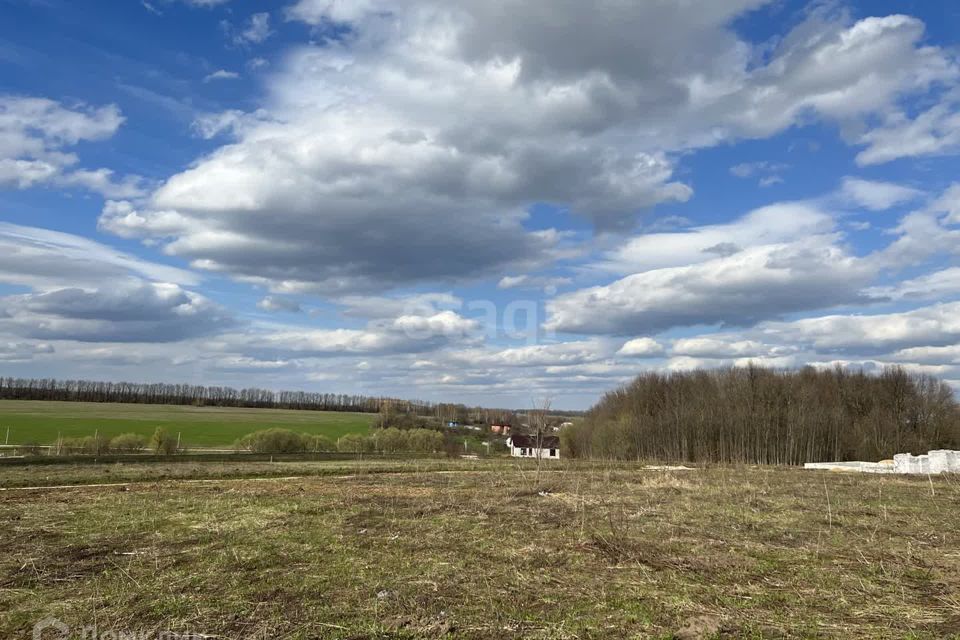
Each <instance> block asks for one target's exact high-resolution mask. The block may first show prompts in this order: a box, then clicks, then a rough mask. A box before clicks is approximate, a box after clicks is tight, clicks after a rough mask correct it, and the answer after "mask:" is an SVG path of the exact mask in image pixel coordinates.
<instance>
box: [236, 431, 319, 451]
mask: <svg viewBox="0 0 960 640" xmlns="http://www.w3.org/2000/svg"><path fill="white" fill-rule="evenodd" d="M308 446H312V443H311V442H310V436H305V435H303V434H300V433H297V432H295V431H290V430H289V429H265V430H263V431H254V432H253V433H248V434H247V435H245V436H244V437H242V438H240V439H239V440H238V441H237V443H236V447H237V448H238V449H244V450H246V451H252V452H253V453H301V452H303V451H306V450H307V448H308Z"/></svg>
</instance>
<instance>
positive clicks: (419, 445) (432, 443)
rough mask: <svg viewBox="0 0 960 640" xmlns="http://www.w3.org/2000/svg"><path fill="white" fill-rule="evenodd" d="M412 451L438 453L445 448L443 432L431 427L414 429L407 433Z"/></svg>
mask: <svg viewBox="0 0 960 640" xmlns="http://www.w3.org/2000/svg"><path fill="white" fill-rule="evenodd" d="M407 442H408V444H409V450H410V451H416V452H419V453H436V452H437V451H440V450H441V449H443V434H442V433H440V432H439V431H432V430H430V429H413V430H412V431H410V432H409V433H408V435H407Z"/></svg>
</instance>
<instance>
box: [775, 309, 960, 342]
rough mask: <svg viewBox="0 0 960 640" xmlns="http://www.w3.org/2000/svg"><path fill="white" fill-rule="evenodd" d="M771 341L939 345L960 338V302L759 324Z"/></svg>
mask: <svg viewBox="0 0 960 640" xmlns="http://www.w3.org/2000/svg"><path fill="white" fill-rule="evenodd" d="M758 333H759V334H761V335H763V336H765V337H767V338H768V339H769V340H771V341H775V342H779V343H787V344H795V345H805V346H807V347H809V348H811V349H814V350H816V351H819V352H827V353H835V352H844V353H848V352H856V353H860V354H876V353H884V352H886V351H890V350H893V349H905V348H909V347H914V346H927V347H939V346H947V345H949V344H954V343H956V342H957V340H958V339H960V302H951V303H944V304H935V305H931V306H928V307H921V308H919V309H914V310H911V311H903V312H897V313H885V314H874V315H830V316H822V317H817V318H804V319H801V320H795V321H792V322H779V323H778V322H772V323H768V324H765V325H763V326H761V327H758Z"/></svg>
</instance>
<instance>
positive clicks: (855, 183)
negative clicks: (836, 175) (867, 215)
mask: <svg viewBox="0 0 960 640" xmlns="http://www.w3.org/2000/svg"><path fill="white" fill-rule="evenodd" d="M922 195H923V192H922V191H919V190H918V189H913V188H911V187H905V186H903V185H899V184H895V183H893V182H880V181H877V180H863V179H861V178H853V177H850V176H848V177H846V178H844V179H843V184H842V186H841V187H840V198H841V199H842V200H844V201H846V202H849V203H850V204H853V205H855V206H858V207H863V208H865V209H869V210H870V211H885V210H886V209H890V208H891V207H896V206H898V205H901V204H905V203H908V202H912V201H914V200H916V199H918V198H920V197H921V196H922Z"/></svg>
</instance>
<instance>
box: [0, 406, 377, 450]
mask: <svg viewBox="0 0 960 640" xmlns="http://www.w3.org/2000/svg"><path fill="white" fill-rule="evenodd" d="M375 418H376V415H374V414H370V413H347V412H337V411H288V410H283V409H236V408H226V407H191V406H174V405H149V404H112V403H99V402H38V401H32V400H0V444H2V443H3V439H5V438H6V434H7V428H9V429H10V444H26V443H33V444H53V443H54V442H55V441H56V439H57V434H60V435H62V436H63V437H64V438H73V437H82V436H91V435H93V434H94V431H99V432H100V433H101V434H102V435H105V436H107V437H113V436H115V435H119V434H121V433H136V434H139V435H142V436H144V437H146V438H149V437H150V435H151V434H152V433H153V431H154V429H156V428H157V427H159V426H163V427H166V428H167V430H168V431H170V432H171V433H173V434H176V433H180V434H182V436H181V439H182V443H183V445H184V446H186V447H227V446H230V445H231V444H233V442H234V441H236V440H237V438H239V437H241V436H243V435H246V434H248V433H251V432H253V431H257V430H259V429H269V428H271V427H283V428H287V429H293V430H295V431H299V432H301V433H310V434H317V435H325V436H327V437H329V438H332V439H334V440H336V439H337V438H339V437H340V436H342V435H344V434H347V433H366V432H367V430H368V429H369V428H370V425H371V424H372V422H373V420H374V419H375Z"/></svg>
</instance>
